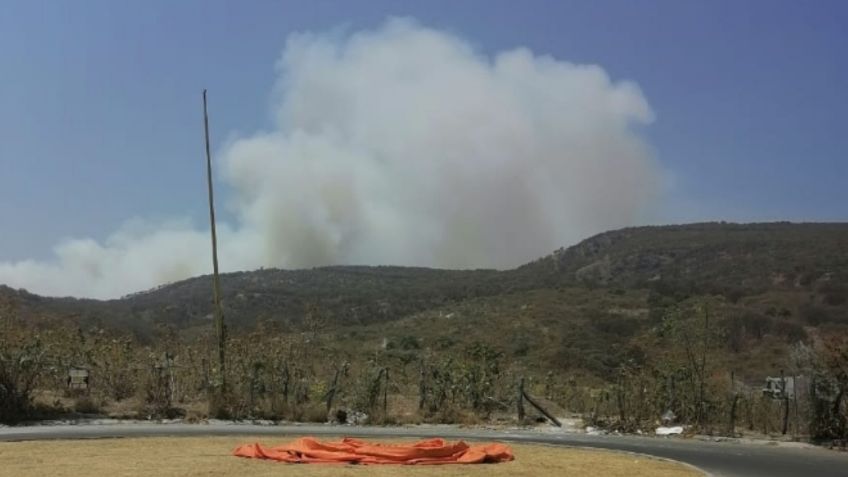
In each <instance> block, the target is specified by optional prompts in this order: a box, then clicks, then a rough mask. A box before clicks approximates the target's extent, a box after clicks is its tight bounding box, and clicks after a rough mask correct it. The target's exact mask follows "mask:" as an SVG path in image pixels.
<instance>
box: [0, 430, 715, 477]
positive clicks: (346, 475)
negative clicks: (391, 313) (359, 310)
mask: <svg viewBox="0 0 848 477" xmlns="http://www.w3.org/2000/svg"><path fill="white" fill-rule="evenodd" d="M286 440H288V439H287V438H269V437H268V436H262V437H166V438H160V437H156V438H153V437H151V438H127V439H96V440H67V441H36V442H8V443H0V475H2V476H16V477H29V476H33V477H35V476H43V475H51V476H56V477H65V476H66V477H71V476H73V477H76V476H89V475H109V476H141V475H156V476H157V477H176V476H201V475H202V476H231V475H245V476H251V477H254V476H255V477H265V476H268V477H270V476H274V477H278V476H280V475H283V474H281V472H284V473H285V475H286V476H294V477H325V476H326V477H329V476H333V477H336V476H342V477H383V476H385V477H389V476H410V477H433V476H439V477H444V476H448V477H450V476H480V477H484V476H485V477H508V476H509V477H511V476H537V475H573V476H582V475H589V476H596V475H604V476H634V477H647V476H652V477H671V476H681V477H689V476H699V475H701V474H700V473H699V472H697V471H695V470H693V469H691V468H688V467H685V466H682V465H679V464H675V463H673V462H667V461H663V460H659V459H652V458H648V457H643V456H635V455H630V454H621V453H613V452H606V451H595V450H583V449H568V448H561V447H548V446H536V445H512V448H513V451H514V453H515V461H513V462H508V463H503V464H483V465H468V466H462V465H448V466H356V465H330V466H327V465H315V464H311V465H306V464H303V465H292V464H282V463H278V462H268V461H260V460H253V459H243V458H238V457H233V456H232V455H231V454H230V453H231V451H232V449H233V448H235V447H236V446H237V445H239V444H244V443H248V442H262V443H264V444H271V445H273V444H276V443H279V442H284V441H286Z"/></svg>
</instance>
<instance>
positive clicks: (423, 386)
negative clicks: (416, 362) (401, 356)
mask: <svg viewBox="0 0 848 477" xmlns="http://www.w3.org/2000/svg"><path fill="white" fill-rule="evenodd" d="M426 401H427V370H426V368H425V367H424V360H423V359H422V360H421V369H420V370H419V376H418V410H419V411H421V410H423V409H424V404H425V403H426Z"/></svg>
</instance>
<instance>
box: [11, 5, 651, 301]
mask: <svg viewBox="0 0 848 477" xmlns="http://www.w3.org/2000/svg"><path fill="white" fill-rule="evenodd" d="M277 70H278V74H279V80H278V83H277V86H276V88H275V92H274V95H273V97H274V100H273V102H272V112H273V113H274V117H275V118H276V120H275V128H274V129H273V130H271V131H263V132H258V133H256V134H254V135H252V136H249V137H242V138H239V139H236V140H233V141H231V142H230V143H229V144H228V145H227V146H226V147H225V148H224V150H223V151H222V153H221V154H220V163H219V171H220V172H221V178H222V179H223V181H224V182H225V183H226V185H227V186H228V187H229V189H230V190H229V193H230V197H229V200H231V202H232V204H231V205H232V207H233V210H234V212H235V214H234V216H235V217H236V221H235V222H234V223H231V224H223V226H222V229H221V231H220V235H221V247H222V248H221V251H220V255H221V263H222V266H223V268H224V269H225V270H238V269H252V268H258V267H260V266H265V267H269V266H277V267H291V268H296V267H309V266H319V265H328V264H395V265H422V266H435V267H455V268H468V267H496V268H506V267H513V266H516V265H519V264H521V263H523V262H526V261H529V260H532V259H534V258H536V257H538V256H540V255H543V254H545V253H548V252H550V251H552V250H554V249H556V248H558V247H560V246H562V245H567V244H570V243H574V242H575V241H577V240H579V239H582V238H585V237H586V236H588V235H590V234H593V233H596V232H600V231H603V230H606V229H610V228H616V227H621V226H625V225H631V224H633V223H636V222H639V221H640V219H641V218H642V217H644V216H645V214H646V213H647V212H649V211H650V209H651V208H652V205H653V202H654V201H655V199H656V198H657V196H658V193H659V191H660V188H661V176H662V171H661V170H660V168H659V167H658V165H657V164H656V162H655V160H654V158H653V156H652V153H651V149H650V147H649V146H648V145H647V144H646V142H645V140H644V139H643V138H642V137H641V136H640V133H639V129H640V127H641V126H642V125H644V124H647V123H650V122H651V121H652V119H653V113H652V112H651V109H650V107H649V106H648V104H647V102H646V100H645V98H644V97H643V96H642V94H641V92H640V91H639V89H638V87H637V86H636V85H635V84H633V83H630V82H626V81H621V82H614V81H612V80H611V79H610V78H609V76H608V75H607V74H606V73H605V72H604V70H603V69H602V68H600V67H598V66H594V65H576V64H572V63H568V62H564V61H560V60H557V59H555V58H552V57H549V56H537V55H534V54H533V53H532V52H530V51H529V50H526V49H523V48H518V49H514V50H510V51H504V52H500V53H497V54H495V55H493V56H485V55H483V54H481V53H480V52H478V51H476V50H475V49H474V48H472V47H471V46H470V45H469V44H468V43H466V42H465V41H463V40H462V39H460V38H457V37H456V36H453V35H450V34H446V33H444V32H441V31H436V30H432V29H428V28H424V27H421V26H419V25H417V24H415V23H414V22H411V21H408V20H391V21H389V22H387V23H386V24H385V25H383V26H382V27H380V28H378V29H376V30H371V31H362V32H358V33H354V34H350V35H346V36H343V37H340V36H338V35H316V34H298V35H293V36H292V37H291V38H290V39H289V41H288V42H287V44H286V47H285V49H284V52H283V54H282V57H281V59H280V60H279V63H278V65H277ZM55 255H56V257H55V260H53V261H49V262H34V261H23V262H17V263H5V264H2V263H0V283H4V282H5V283H8V284H9V285H11V286H15V287H25V288H27V289H30V290H31V291H34V292H37V293H44V294H50V295H69V294H70V295H76V296H90V297H101V298H103V297H116V296H119V295H121V294H124V293H128V292H133V291H138V290H142V289H146V288H150V287H152V286H155V285H157V284H160V283H163V282H168V281H173V280H177V279H181V278H186V277H189V276H192V275H196V274H201V273H208V270H209V268H210V267H209V240H208V237H207V232H206V229H205V228H202V227H192V226H191V225H190V224H186V223H180V222H177V223H163V224H150V223H144V222H143V221H133V222H131V223H129V224H127V225H126V226H125V227H123V228H122V229H121V230H119V231H118V232H116V233H115V234H113V235H112V236H111V237H109V238H108V239H107V240H105V241H104V242H102V243H98V242H97V241H94V240H89V239H83V240H71V241H67V242H64V243H62V244H61V245H59V246H57V247H56V249H55Z"/></svg>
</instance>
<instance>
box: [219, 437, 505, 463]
mask: <svg viewBox="0 0 848 477" xmlns="http://www.w3.org/2000/svg"><path fill="white" fill-rule="evenodd" d="M233 455H235V456H238V457H250V458H256V459H270V460H277V461H281V462H289V463H292V464H330V463H337V464H338V463H342V464H343V463H347V464H481V463H488V462H506V461H510V460H512V459H513V455H512V449H510V448H509V446H507V445H504V444H497V443H495V444H477V445H468V444H466V443H465V442H462V441H458V442H456V443H449V442H446V441H445V440H444V439H427V440H423V441H419V442H416V443H414V444H381V443H375V442H365V441H361V440H358V439H351V438H348V437H346V438H344V439H342V440H341V441H335V442H321V441H319V440H317V439H315V438H313V437H303V438H300V439H297V440H295V441H292V442H289V443H287V444H283V445H279V446H276V447H265V446H263V445H261V444H258V443H256V444H245V445H243V446H239V447H237V448H236V449H235V450H234V451H233Z"/></svg>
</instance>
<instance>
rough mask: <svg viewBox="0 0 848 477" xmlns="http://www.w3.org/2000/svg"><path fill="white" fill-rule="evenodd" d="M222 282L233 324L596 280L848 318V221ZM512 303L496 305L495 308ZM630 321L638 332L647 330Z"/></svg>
mask: <svg viewBox="0 0 848 477" xmlns="http://www.w3.org/2000/svg"><path fill="white" fill-rule="evenodd" d="M222 287H223V302H224V305H225V312H226V317H227V322H228V324H229V326H230V327H231V329H234V330H236V331H237V330H240V329H247V328H250V327H252V326H254V325H256V324H257V323H259V322H263V321H268V320H270V321H276V322H279V323H282V324H284V325H286V326H288V327H290V328H293V329H297V327H298V326H299V323H301V321H302V319H303V317H304V315H305V313H306V310H307V309H308V308H309V307H310V306H317V307H318V309H319V310H320V313H321V316H322V320H323V321H324V323H325V324H326V326H327V328H328V329H329V330H335V329H338V328H341V327H350V326H363V327H367V326H373V325H380V324H386V323H388V322H398V323H403V321H402V320H403V319H405V318H409V317H414V316H418V315H421V314H422V313H426V312H428V311H436V310H447V309H451V308H455V307H459V306H465V307H466V308H467V307H469V306H473V304H475V303H477V304H478V305H479V307H480V309H481V310H485V309H486V308H487V307H486V306H483V305H482V304H481V303H483V302H484V301H485V300H489V301H490V302H497V301H498V300H500V302H503V301H504V300H506V301H511V300H512V301H516V302H518V301H521V302H522V304H527V303H525V302H534V303H536V305H538V306H541V307H544V306H547V305H549V303H548V302H549V301H551V300H553V298H552V297H551V296H550V295H547V294H546V292H544V291H545V290H549V291H551V290H553V291H556V290H560V291H562V290H564V289H568V290H571V291H569V293H570V295H569V296H570V297H571V298H570V300H571V301H572V302H573V301H574V300H577V298H576V296H577V295H581V296H582V295H586V296H589V294H591V293H593V292H592V290H593V289H604V290H608V291H613V292H615V293H620V294H625V295H626V293H625V291H626V290H633V291H634V292H637V293H636V295H632V296H631V298H632V300H631V301H632V302H633V303H631V304H630V305H628V306H631V305H632V307H633V308H639V309H641V308H645V309H648V308H650V304H648V303H647V301H646V300H648V299H649V298H650V296H653V297H657V296H662V297H671V298H672V299H674V300H682V299H685V298H686V297H690V296H700V295H703V296H716V295H718V296H722V297H723V298H724V299H725V300H726V301H727V302H728V303H732V304H734V305H735V306H738V307H741V309H745V310H747V311H748V312H750V313H756V314H764V313H766V312H767V311H769V310H770V309H771V308H775V307H777V308H779V309H781V310H785V311H781V313H782V314H783V315H785V316H783V318H782V321H786V322H792V323H795V324H796V325H797V326H799V327H803V326H807V327H808V326H811V325H820V324H822V323H830V324H832V325H838V326H848V312H846V305H845V296H846V290H848V288H846V287H848V224H844V223H824V224H812V223H811V224H791V223H767V224H745V225H740V224H726V223H703V224H691V225H679V226H651V227H634V228H627V229H621V230H616V231H610V232H606V233H602V234H599V235H596V236H594V237H591V238H589V239H586V240H584V241H582V242H580V243H579V244H577V245H575V246H573V247H569V248H567V249H560V250H557V251H556V252H554V253H552V254H551V255H548V256H546V257H543V258H540V259H538V260H536V261H534V262H532V263H528V264H526V265H523V266H521V267H518V268H516V269H513V270H506V271H496V270H438V269H427V268H406V267H392V266H377V267H367V266H335V267H322V268H314V269H306V270H280V269H262V270H256V271H251V272H238V273H228V274H225V275H223V276H222ZM0 293H3V294H7V295H13V296H14V299H15V300H16V301H17V302H18V304H19V309H20V310H21V311H22V312H24V313H25V314H27V315H33V316H36V315H39V314H46V315H51V316H60V317H73V319H75V320H79V321H80V322H81V323H82V324H84V325H85V326H91V325H97V326H102V327H106V328H118V329H122V330H124V331H131V332H133V333H135V334H136V335H138V336H140V337H145V336H147V335H149V333H150V330H151V327H152V326H153V325H154V324H157V323H158V324H168V325H173V326H175V327H177V328H179V329H184V328H193V327H198V326H205V324H207V323H208V322H209V320H210V319H211V309H212V307H211V303H210V301H211V300H210V295H211V293H210V277H209V276H201V277H195V278H191V279H188V280H184V281H181V282H177V283H173V284H170V285H166V286H162V287H159V288H157V289H154V290H150V291H146V292H141V293H136V294H133V295H129V296H126V297H124V298H121V299H117V300H108V301H99V300H88V299H74V298H47V297H41V296H37V295H33V294H29V293H27V292H26V291H22V290H21V291H15V290H12V289H10V288H8V287H3V288H2V290H0ZM522 294H524V295H523V296H522ZM575 294H576V295H575ZM649 295H650V296H649ZM561 298H563V297H559V298H557V300H559V299H561ZM481 300H482V301H481ZM565 301H566V302H567V301H569V300H565ZM578 301H579V300H578ZM619 305H621V304H620V303H619ZM619 305H617V306H619ZM619 307H620V306H619ZM602 308H603V307H602V306H600V305H599V307H598V308H597V309H594V308H593V309H592V310H589V309H588V308H585V309H583V311H582V312H580V311H578V312H577V313H578V314H579V313H583V314H584V315H586V316H583V317H579V318H581V319H583V318H586V319H589V318H591V317H592V316H594V318H593V319H594V320H595V321H597V320H601V321H603V320H609V319H610V318H609V316H606V315H607V314H608V313H607V312H608V311H609V310H604V309H602ZM501 311H503V310H501ZM501 311H497V310H495V311H491V313H492V318H494V315H497V314H499V313H501ZM771 311H773V310H771ZM480 313H483V315H485V313H486V312H485V311H481V312H480ZM554 313H555V312H554ZM571 313H572V314H574V313H575V311H574V310H572V311H571ZM598 313H601V314H604V317H601V318H599V317H598V316H600V315H597V314H598ZM478 314H479V313H478ZM805 314H807V315H809V314H812V315H813V316H814V318H810V317H809V316H806V315H805ZM810 319H812V320H814V321H815V323H810V322H808V321H809V320H810ZM805 320H808V321H805ZM397 326H400V325H397ZM412 328H413V329H410V333H411V332H412V331H414V328H415V327H414V326H413V327H412ZM622 329H629V328H627V327H626V326H623V325H622ZM630 331H631V332H632V333H636V329H635V328H634V329H631V330H630ZM617 333H620V332H617ZM796 333H798V332H796Z"/></svg>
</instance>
